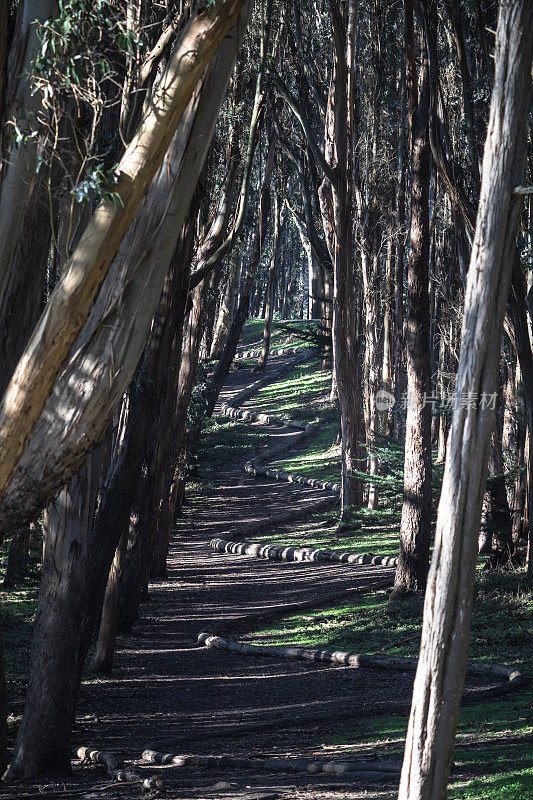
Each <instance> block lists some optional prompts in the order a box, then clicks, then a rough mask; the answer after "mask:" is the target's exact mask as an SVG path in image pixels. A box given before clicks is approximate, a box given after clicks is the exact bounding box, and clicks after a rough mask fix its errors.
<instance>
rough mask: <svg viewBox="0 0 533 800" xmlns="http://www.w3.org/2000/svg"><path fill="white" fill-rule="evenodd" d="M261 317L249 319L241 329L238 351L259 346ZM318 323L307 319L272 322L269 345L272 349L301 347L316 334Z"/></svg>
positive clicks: (261, 332) (261, 329)
mask: <svg viewBox="0 0 533 800" xmlns="http://www.w3.org/2000/svg"><path fill="white" fill-rule="evenodd" d="M264 326H265V322H264V320H263V319H249V320H248V321H247V322H246V324H245V326H244V328H243V331H242V334H241V338H240V341H239V351H242V350H251V349H257V348H260V347H261V344H262V341H263V329H264ZM317 331H318V324H317V323H316V322H308V321H307V320H291V321H289V322H288V321H284V322H280V321H279V320H276V319H275V320H274V321H273V322H272V333H271V337H270V347H271V349H273V350H277V349H279V348H284V347H301V346H302V345H307V344H309V343H310V341H311V340H312V339H313V338H314V337H315V336H316V332H317Z"/></svg>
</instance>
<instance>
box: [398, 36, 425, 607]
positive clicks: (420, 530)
mask: <svg viewBox="0 0 533 800" xmlns="http://www.w3.org/2000/svg"><path fill="white" fill-rule="evenodd" d="M428 120H429V68H428V60H427V51H426V49H425V48H424V50H423V60H422V76H421V87H420V98H419V103H418V106H417V109H416V113H415V116H414V131H413V152H412V163H413V169H412V184H411V249H410V253H409V259H408V262H407V300H408V309H407V318H406V335H405V350H406V362H407V418H406V425H405V461H404V490H403V506H402V521H401V526H400V552H399V560H398V567H397V569H396V576H395V581H394V590H395V592H399V593H403V592H423V591H424V589H425V587H426V579H427V573H428V569H429V542H430V533H431V408H432V406H431V401H430V400H429V398H430V395H431V366H430V346H429V334H430V318H429V289H428V286H429V180H430V158H431V155H430V147H429V134H428Z"/></svg>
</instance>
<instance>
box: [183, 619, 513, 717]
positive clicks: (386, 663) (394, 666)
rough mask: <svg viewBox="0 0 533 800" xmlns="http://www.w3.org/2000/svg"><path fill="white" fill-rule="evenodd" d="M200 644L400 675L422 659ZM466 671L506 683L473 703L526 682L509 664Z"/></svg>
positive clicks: (475, 665)
mask: <svg viewBox="0 0 533 800" xmlns="http://www.w3.org/2000/svg"><path fill="white" fill-rule="evenodd" d="M198 641H199V643H200V644H203V645H204V646H205V647H208V648H210V649H212V648H216V649H218V650H227V651H229V652H231V653H238V654H240V655H250V656H259V657H263V658H264V657H265V656H268V657H271V658H283V659H289V660H294V659H300V660H304V661H314V662H322V663H323V662H328V663H330V664H337V665H341V666H346V667H352V668H356V669H359V668H361V667H370V668H372V669H386V670H393V671H396V672H414V671H415V670H416V668H417V665H418V658H406V657H403V656H383V655H368V654H366V653H349V652H344V651H342V650H334V651H330V650H319V649H314V648H307V647H294V646H292V647H291V646H289V647H284V646H278V645H257V644H248V643H247V642H239V641H237V640H236V639H225V638H223V637H222V636H217V635H213V634H212V633H210V632H208V631H202V632H201V633H199V634H198ZM466 672H467V675H477V676H481V677H491V678H499V679H501V680H503V681H505V683H504V684H503V685H502V686H489V687H487V688H486V689H475V690H474V691H472V692H470V693H469V696H468V702H469V703H472V702H479V701H480V700H485V699H488V698H491V697H500V696H501V695H504V694H508V693H509V692H513V691H516V690H517V689H520V688H521V687H522V686H523V685H524V683H525V676H524V675H523V674H522V673H521V672H520V670H518V669H516V668H515V667H508V666H507V665H505V664H484V663H482V662H473V661H469V662H468V664H467V669H466Z"/></svg>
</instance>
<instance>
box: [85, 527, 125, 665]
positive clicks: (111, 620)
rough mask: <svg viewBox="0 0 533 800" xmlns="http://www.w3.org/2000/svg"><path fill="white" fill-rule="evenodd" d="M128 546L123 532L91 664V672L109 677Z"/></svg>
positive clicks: (108, 586)
mask: <svg viewBox="0 0 533 800" xmlns="http://www.w3.org/2000/svg"><path fill="white" fill-rule="evenodd" d="M127 544H128V535H127V532H126V531H125V532H123V534H122V536H121V537H120V542H119V543H118V547H117V549H116V552H115V558H114V559H113V563H112V565H111V570H110V572H109V578H108V579H107V587H106V592H105V597H104V607H103V609H102V619H101V620H100V630H99V633H98V642H97V644H96V652H95V654H94V658H93V662H92V664H91V672H96V673H101V674H103V675H109V674H110V673H111V671H112V669H113V660H114V658H115V641H116V637H117V622H118V612H119V605H120V590H121V582H122V573H123V570H124V564H125V561H126V548H127Z"/></svg>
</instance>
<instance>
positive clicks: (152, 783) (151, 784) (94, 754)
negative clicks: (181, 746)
mask: <svg viewBox="0 0 533 800" xmlns="http://www.w3.org/2000/svg"><path fill="white" fill-rule="evenodd" d="M76 755H77V757H78V758H79V759H80V760H81V761H83V762H85V763H93V764H103V766H104V767H105V768H106V770H107V774H108V775H109V777H110V778H113V780H114V781H117V782H118V783H140V784H142V787H143V789H159V788H160V787H161V786H162V785H163V782H162V780H161V779H160V778H159V776H158V775H155V776H152V777H151V778H143V777H142V776H141V775H138V774H137V773H136V772H133V771H132V770H129V769H124V768H123V767H122V764H121V762H120V761H119V760H118V759H117V757H116V756H115V754H114V753H110V752H108V751H107V750H93V749H91V748H90V747H79V748H78V750H77V751H76Z"/></svg>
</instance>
